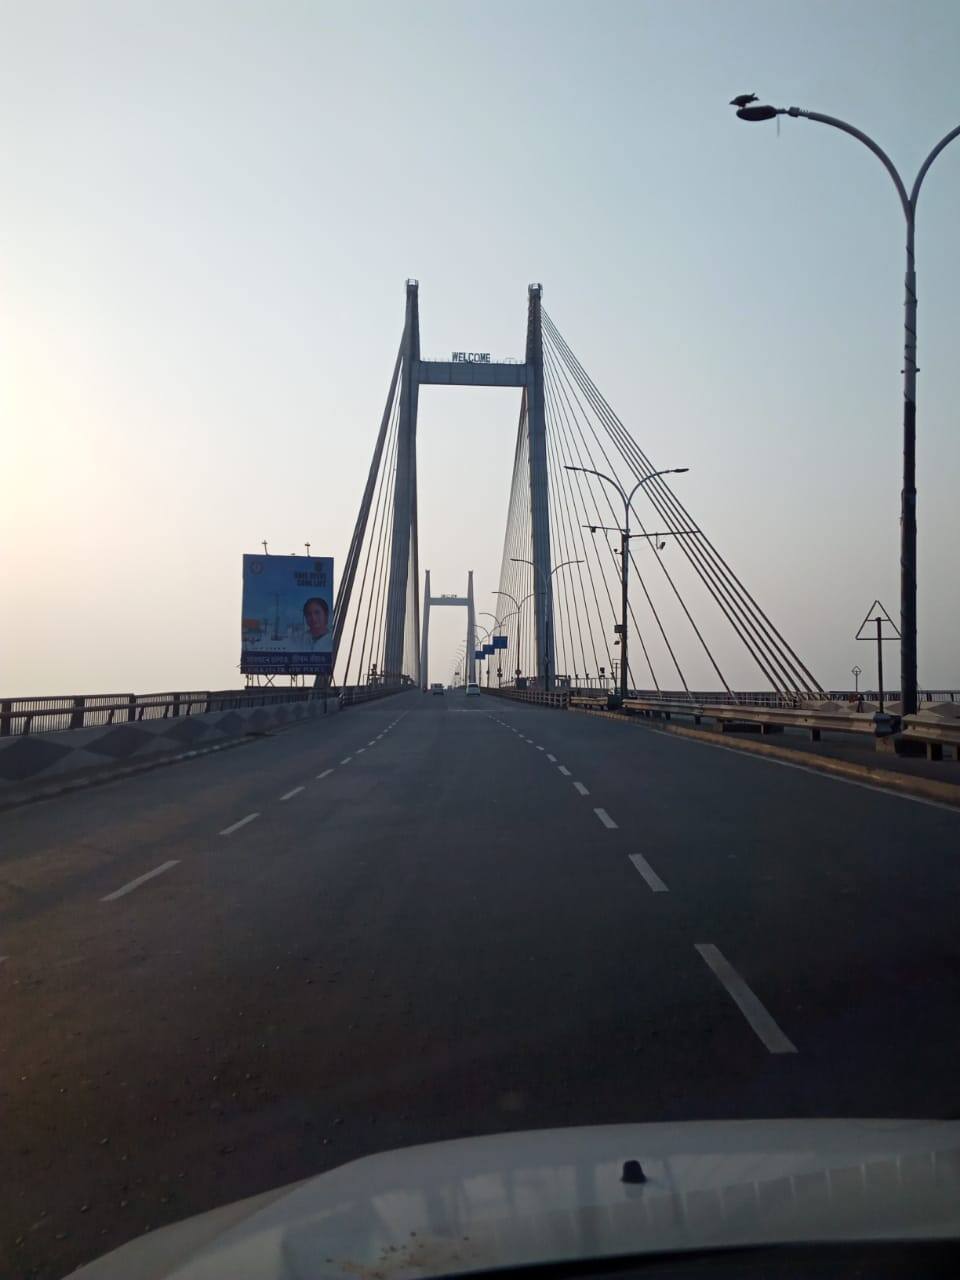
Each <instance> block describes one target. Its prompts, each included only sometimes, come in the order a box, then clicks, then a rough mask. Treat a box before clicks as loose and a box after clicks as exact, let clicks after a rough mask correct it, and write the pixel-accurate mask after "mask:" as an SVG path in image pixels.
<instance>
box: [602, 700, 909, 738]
mask: <svg viewBox="0 0 960 1280" xmlns="http://www.w3.org/2000/svg"><path fill="white" fill-rule="evenodd" d="M624 707H625V709H626V710H627V711H630V712H633V713H634V714H640V715H645V716H648V717H650V718H660V719H669V718H670V717H671V716H674V715H680V716H691V717H692V718H693V722H694V724H699V723H700V722H701V720H713V721H716V722H717V723H719V724H720V726H721V730H723V729H726V730H727V731H730V730H731V729H735V728H738V727H741V726H743V727H746V726H750V727H753V726H759V728H760V731H761V733H777V732H780V731H781V730H783V729H786V728H792V729H807V730H809V732H810V736H811V738H812V739H813V740H814V741H818V740H819V738H820V734H821V732H822V731H823V730H830V731H832V732H838V733H856V734H863V735H867V736H869V737H873V738H880V737H885V736H886V735H888V734H891V733H894V732H895V731H896V729H897V727H898V725H899V723H900V721H899V717H897V716H891V715H886V714H885V713H883V712H879V711H846V710H840V709H839V708H837V709H835V710H834V709H832V708H829V707H759V706H744V705H741V706H733V705H731V704H726V705H716V704H713V705H710V704H699V705H698V704H695V703H689V702H673V703H667V702H660V701H657V700H654V699H650V698H628V699H627V700H626V702H625V703H624Z"/></svg>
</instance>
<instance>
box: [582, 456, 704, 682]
mask: <svg viewBox="0 0 960 1280" xmlns="http://www.w3.org/2000/svg"><path fill="white" fill-rule="evenodd" d="M565 470H567V471H583V472H584V473H585V474H586V475H589V476H597V478H598V479H600V480H605V481H606V482H607V484H612V485H613V487H614V488H615V489H616V491H617V493H619V495H620V497H621V498H622V499H623V526H622V527H621V528H620V529H618V530H617V532H618V533H619V534H620V705H621V706H622V705H623V703H624V701H625V700H626V697H627V675H628V673H627V647H628V643H629V641H628V636H627V615H628V612H629V605H628V601H629V595H630V592H629V574H630V567H629V566H630V555H629V551H630V539H631V537H632V536H633V535H632V534H631V533H630V511H631V504H632V502H633V495H634V494H635V493H636V492H637V490H638V489H639V488H640V486H641V485H644V484H647V483H648V482H649V481H651V480H656V478H657V476H672V475H682V474H683V473H684V472H686V471H689V470H690V468H689V467H668V468H667V469H666V470H664V471H651V472H650V474H649V475H645V476H641V477H640V479H639V480H638V481H637V483H636V484H635V485H634V486H633V488H632V489H631V490H630V492H629V493H627V492H626V491H625V490H624V488H623V485H621V483H620V481H619V480H614V478H613V476H608V475H604V473H603V472H602V471H594V470H593V468H592V467H571V466H566V467H565ZM600 527H602V526H600V525H595V526H594V528H600ZM641 536H642V535H641Z"/></svg>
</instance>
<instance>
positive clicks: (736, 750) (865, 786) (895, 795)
mask: <svg viewBox="0 0 960 1280" xmlns="http://www.w3.org/2000/svg"><path fill="white" fill-rule="evenodd" d="M650 728H651V730H652V732H653V733H659V734H660V735H661V737H664V738H670V740H671V741H672V742H690V743H692V744H693V745H694V746H696V747H711V748H712V749H713V750H714V751H729V752H730V753H731V754H733V755H735V756H740V758H741V759H743V757H744V756H749V757H750V759H751V760H759V761H760V762H761V763H762V764H777V765H780V767H781V768H783V769H796V770H797V771H798V772H799V773H809V774H812V775H813V777H815V778H825V779H826V781H827V782H843V783H845V784H846V785H847V786H848V787H860V788H861V790H863V791H875V792H876V793H877V795H880V796H889V797H890V798H891V799H892V800H912V801H913V803H914V804H925V805H927V806H928V807H929V808H931V809H943V810H944V811H945V812H947V813H952V814H954V815H956V814H958V813H960V809H958V808H957V806H956V805H955V804H944V803H943V801H941V800H928V799H927V798H926V797H925V796H914V795H910V793H909V792H907V791H891V790H890V788H889V787H881V786H879V785H878V784H877V783H874V782H859V781H858V780H857V779H856V778H846V777H844V776H843V774H840V773H827V772H826V770H824V769H813V768H811V767H810V765H808V764H798V763H797V762H796V761H794V760H775V759H774V758H773V756H764V755H759V754H757V753H755V752H753V751H744V750H743V749H742V748H740V747H724V746H721V744H720V743H719V742H701V741H700V740H699V739H698V738H685V737H680V736H678V735H676V734H672V733H667V732H665V731H664V730H663V729H655V728H653V726H652V725H651V726H650Z"/></svg>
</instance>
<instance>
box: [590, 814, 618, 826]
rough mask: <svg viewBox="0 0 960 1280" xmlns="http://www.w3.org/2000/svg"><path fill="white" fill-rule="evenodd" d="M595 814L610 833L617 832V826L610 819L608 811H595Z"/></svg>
mask: <svg viewBox="0 0 960 1280" xmlns="http://www.w3.org/2000/svg"><path fill="white" fill-rule="evenodd" d="M593 812H594V813H595V814H596V815H597V817H598V818H599V819H600V821H601V822H602V823H603V825H604V826H605V827H606V828H607V830H608V831H616V829H617V824H616V823H615V822H614V820H613V819H612V818H611V817H610V815H609V813H607V811H606V809H594V811H593Z"/></svg>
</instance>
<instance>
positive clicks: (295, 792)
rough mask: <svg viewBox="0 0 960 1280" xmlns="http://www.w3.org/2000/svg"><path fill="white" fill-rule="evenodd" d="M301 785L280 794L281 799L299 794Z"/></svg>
mask: <svg viewBox="0 0 960 1280" xmlns="http://www.w3.org/2000/svg"><path fill="white" fill-rule="evenodd" d="M302 790H303V787H294V788H293V790H292V791H288V792H287V794H286V795H284V796H281V797H280V799H281V800H291V799H292V798H293V797H294V796H296V795H299V794H300V792H301V791H302Z"/></svg>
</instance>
